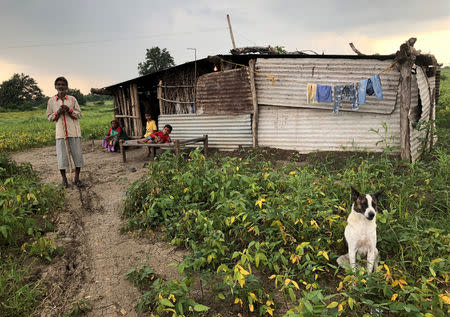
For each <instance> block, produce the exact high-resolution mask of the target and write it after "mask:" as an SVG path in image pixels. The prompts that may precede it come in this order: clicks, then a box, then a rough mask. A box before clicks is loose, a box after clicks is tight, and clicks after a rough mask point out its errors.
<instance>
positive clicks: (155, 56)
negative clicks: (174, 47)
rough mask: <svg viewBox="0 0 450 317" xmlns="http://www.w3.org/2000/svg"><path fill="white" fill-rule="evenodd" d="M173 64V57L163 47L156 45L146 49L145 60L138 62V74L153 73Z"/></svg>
mask: <svg viewBox="0 0 450 317" xmlns="http://www.w3.org/2000/svg"><path fill="white" fill-rule="evenodd" d="M172 66H175V62H174V60H173V57H172V56H171V55H170V53H169V51H168V50H167V49H165V48H163V49H162V50H161V49H160V48H159V47H158V46H155V47H152V48H151V49H147V52H146V53H145V60H144V61H143V62H142V63H139V64H138V72H139V75H140V76H142V75H146V74H150V73H154V72H157V71H160V70H163V69H166V68H169V67H172Z"/></svg>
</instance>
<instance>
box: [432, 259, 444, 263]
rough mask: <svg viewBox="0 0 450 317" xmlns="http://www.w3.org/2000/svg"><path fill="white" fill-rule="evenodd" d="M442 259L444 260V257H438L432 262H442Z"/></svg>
mask: <svg viewBox="0 0 450 317" xmlns="http://www.w3.org/2000/svg"><path fill="white" fill-rule="evenodd" d="M442 261H444V259H442V258H437V259H434V260H432V261H431V263H439V262H442Z"/></svg>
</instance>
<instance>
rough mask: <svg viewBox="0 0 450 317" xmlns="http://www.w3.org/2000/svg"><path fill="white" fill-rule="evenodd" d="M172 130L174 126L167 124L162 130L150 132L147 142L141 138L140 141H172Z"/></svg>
mask: <svg viewBox="0 0 450 317" xmlns="http://www.w3.org/2000/svg"><path fill="white" fill-rule="evenodd" d="M171 132H172V126H171V125H170V124H166V125H165V126H164V129H163V130H162V131H156V132H153V133H152V134H150V135H149V136H148V137H146V139H147V140H148V141H147V142H144V141H141V140H139V141H138V143H170V142H172V140H171V139H170V136H169V134H170V133H171Z"/></svg>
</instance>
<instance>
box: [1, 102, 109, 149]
mask: <svg viewBox="0 0 450 317" xmlns="http://www.w3.org/2000/svg"><path fill="white" fill-rule="evenodd" d="M81 111H82V115H83V117H82V118H81V120H80V125H81V133H82V137H83V139H101V138H103V136H104V135H105V133H106V131H107V129H108V128H109V125H110V123H109V122H110V121H111V120H112V119H113V104H112V101H106V102H105V103H104V105H96V104H95V103H94V102H88V103H87V104H86V106H81ZM52 144H55V123H54V122H49V121H48V120H47V117H46V114H45V109H37V110H33V111H22V112H3V113H0V151H20V150H25V149H29V148H33V147H41V146H44V145H52Z"/></svg>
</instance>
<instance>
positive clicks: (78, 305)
mask: <svg viewBox="0 0 450 317" xmlns="http://www.w3.org/2000/svg"><path fill="white" fill-rule="evenodd" d="M90 311H92V304H91V303H90V302H89V301H87V300H84V299H79V300H76V301H74V302H73V303H72V307H71V308H70V310H69V311H68V312H67V313H66V314H64V317H77V316H83V315H84V314H86V313H88V312H90Z"/></svg>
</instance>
